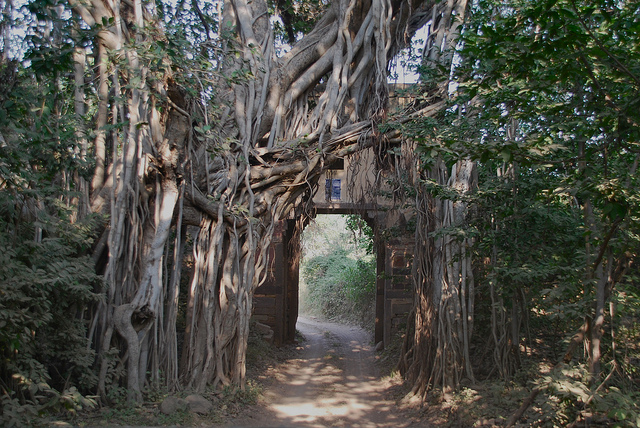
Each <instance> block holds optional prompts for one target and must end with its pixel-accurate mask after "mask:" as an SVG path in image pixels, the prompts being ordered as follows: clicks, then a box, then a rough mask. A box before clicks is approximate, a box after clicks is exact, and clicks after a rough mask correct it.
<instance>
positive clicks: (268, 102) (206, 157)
mask: <svg viewBox="0 0 640 428" xmlns="http://www.w3.org/2000/svg"><path fill="white" fill-rule="evenodd" d="M71 2H72V6H73V8H74V11H75V12H76V13H77V14H78V15H79V16H81V17H82V19H83V20H84V21H85V22H86V23H87V24H88V25H90V26H94V25H96V24H103V23H105V22H107V23H109V25H105V26H101V28H100V30H99V32H98V38H99V47H98V49H97V51H98V54H99V58H100V60H99V61H98V77H99V79H98V81H99V85H98V89H97V93H98V114H97V121H96V131H97V133H96V135H97V137H96V140H95V142H94V144H95V147H94V152H95V155H96V170H95V173H94V177H93V180H92V190H93V194H92V207H93V209H94V210H101V211H102V212H105V213H109V214H110V224H109V227H108V233H109V239H108V249H109V256H108V258H109V261H108V265H107V271H106V274H105V278H106V281H107V283H108V286H109V287H108V292H107V302H106V304H104V305H102V306H101V309H100V312H99V314H98V316H97V318H96V319H97V320H98V321H97V323H96V324H97V325H98V327H97V328H96V338H97V339H96V340H95V346H96V347H97V349H98V350H99V351H100V352H99V358H100V364H101V370H100V386H99V390H100V393H101V394H102V395H105V394H106V389H107V388H108V384H107V378H108V377H109V375H108V374H109V373H110V370H111V369H110V367H112V364H113V362H112V360H110V358H112V356H113V354H114V352H113V350H116V351H117V354H118V355H119V357H120V358H121V360H122V361H124V360H126V367H127V374H126V376H127V377H126V385H127V387H128V389H129V393H130V398H131V399H132V400H140V399H141V390H142V388H143V386H144V382H146V381H147V380H148V379H147V378H146V373H147V371H148V369H149V368H152V369H154V370H152V371H155V368H156V367H157V368H158V369H159V370H162V371H163V373H165V374H167V375H168V379H167V382H168V384H169V386H170V387H176V386H177V379H178V376H179V379H180V382H182V384H183V385H184V386H186V387H189V388H194V389H197V390H203V389H204V388H205V386H207V385H214V386H217V385H219V384H228V383H235V384H240V385H242V383H243V381H244V376H245V352H246V345H247V338H248V326H249V318H250V315H251V309H252V296H253V292H254V290H255V288H256V287H257V286H258V285H259V284H260V282H261V281H262V280H263V278H264V275H265V271H266V266H267V260H266V257H267V248H268V245H269V243H270V240H271V236H272V234H273V227H274V224H275V223H276V222H277V221H278V220H280V219H284V218H287V217H288V216H289V215H290V212H291V211H292V210H293V209H294V207H304V206H305V204H306V202H307V201H309V200H310V199H311V196H312V195H313V193H314V191H315V189H316V187H317V182H318V178H319V176H320V174H322V173H323V171H325V170H326V169H327V168H329V167H330V166H331V164H332V163H333V162H335V161H337V160H338V159H340V158H343V157H345V156H349V155H351V154H353V153H355V152H357V151H360V150H364V149H366V148H368V147H372V146H375V145H376V144H377V143H378V140H379V138H380V134H379V131H378V129H377V125H378V124H379V123H380V122H381V120H382V119H383V118H384V117H385V114H386V113H385V112H386V108H387V103H388V95H387V72H386V69H387V65H388V62H389V60H390V59H391V56H392V55H393V54H394V53H395V52H397V51H398V49H400V48H401V47H402V46H403V45H404V44H405V43H406V40H407V39H406V38H405V35H408V36H411V35H412V34H413V32H415V31H416V30H417V29H418V28H420V27H421V26H422V24H424V23H425V22H426V21H427V20H428V19H429V18H430V17H431V16H432V15H433V14H432V13H431V11H435V10H438V11H439V10H440V8H439V6H437V5H436V3H435V2H432V1H429V0H419V1H417V2H412V3H411V4H409V3H408V2H404V1H402V2H397V3H391V2H387V1H384V0H371V1H369V0H339V1H335V2H332V3H331V5H330V6H328V9H327V11H326V13H325V15H324V16H323V17H322V18H320V19H319V21H318V23H317V25H316V26H315V28H314V29H313V30H312V31H311V32H310V33H309V34H307V35H306V36H305V37H304V38H303V39H302V40H301V41H299V42H298V43H297V44H296V45H295V46H293V47H292V49H291V51H289V52H288V53H287V54H285V55H284V56H282V57H280V58H278V57H276V55H275V49H274V36H273V32H272V29H271V27H270V22H269V16H268V8H267V5H266V2H264V1H261V0H257V1H252V2H247V1H246V0H227V1H225V2H224V7H223V17H222V22H221V23H220V26H221V28H232V29H234V31H235V33H234V36H233V37H230V38H225V39H224V41H221V42H220V43H221V48H222V49H221V50H220V51H221V52H223V53H225V56H224V57H221V58H218V61H219V64H220V70H219V72H220V73H221V76H224V77H225V78H222V77H220V78H219V85H218V87H217V88H216V91H213V92H212V93H213V95H212V96H213V97H214V99H213V100H212V102H213V103H215V104H216V105H218V106H223V111H222V112H221V113H220V115H219V116H218V117H217V118H215V119H214V118H213V117H206V118H205V121H206V123H207V124H210V125H211V127H212V130H211V133H210V134H208V135H205V136H201V135H199V134H197V133H193V132H192V130H191V127H192V124H193V123H195V122H196V119H195V117H196V115H195V114H194V115H193V117H191V114H192V113H194V112H196V109H197V108H198V107H199V106H198V103H196V102H194V101H188V99H187V98H186V97H185V96H184V94H183V93H182V91H181V89H180V88H177V87H176V86H175V85H174V84H172V83H171V79H170V71H167V72H166V73H165V74H158V72H155V71H153V70H150V69H148V67H147V66H146V65H144V64H143V63H142V61H141V58H144V56H143V55H139V54H138V52H137V51H136V50H135V48H134V46H143V45H144V43H146V42H152V40H150V39H149V38H150V37H151V36H150V34H152V32H150V31H149V32H143V31H142V30H143V29H148V28H151V27H154V28H158V27H159V23H158V22H156V21H155V19H156V17H154V16H152V13H153V11H152V10H150V9H148V8H147V7H146V6H144V5H143V4H142V3H141V2H140V1H139V0H136V1H134V2H120V1H115V2H113V4H112V7H110V8H107V7H106V6H105V3H103V2H101V1H99V0H91V1H90V2H89V3H86V4H85V3H80V2H76V1H75V0H71ZM160 31H161V29H160ZM100 46H101V47H100ZM103 47H104V49H103ZM105 50H106V51H107V52H108V51H109V50H111V51H112V53H116V52H117V55H118V56H119V63H118V65H117V66H115V64H114V66H113V67H112V68H111V71H110V73H111V74H110V75H111V77H112V79H113V84H112V89H113V95H114V97H111V96H110V95H109V93H108V91H107V90H108V86H107V76H108V71H107V66H106V64H105V62H104V58H106V56H105V55H104V54H105ZM168 65H169V67H170V65H171V64H168ZM230 76H239V77H237V78H235V79H230V78H229V77H230ZM156 94H160V96H158V97H157V96H156ZM207 96H209V95H207ZM160 99H166V100H165V101H160ZM120 100H124V102H121V101H120ZM311 101H313V102H311ZM109 104H110V105H111V113H110V115H111V123H112V124H117V123H122V122H128V127H127V128H126V129H123V130H122V131H121V132H120V133H118V132H113V133H111V135H107V134H106V133H105V132H104V129H103V128H104V125H105V124H106V123H107V118H108V111H109V110H108V105H109ZM160 107H162V109H161V108H160ZM200 107H201V106H200ZM203 110H205V109H204V108H203ZM205 114H206V110H205ZM121 136H122V137H121ZM108 138H110V139H111V143H112V147H113V148H112V151H111V154H112V157H113V159H111V160H110V161H108V160H107V153H106V152H107V151H106V149H105V147H106V145H105V144H104V143H105V142H106V140H107V139H108ZM120 138H122V139H120ZM463 169H464V168H463ZM176 208H178V209H176ZM448 210H449V211H450V213H449V217H452V218H453V217H455V216H459V213H458V211H459V208H458V207H455V206H453V205H452V206H451V207H449V208H448ZM187 212H189V213H194V215H189V216H186V215H183V213H187ZM187 221H189V222H194V221H198V222H199V223H198V226H199V232H198V234H197V237H196V241H195V250H194V256H195V266H194V275H193V278H192V280H191V285H190V289H189V296H188V306H187V325H186V331H185V345H184V349H183V351H182V357H181V361H180V364H178V361H177V357H178V356H177V348H176V346H177V341H176V332H175V328H176V322H175V318H176V317H177V307H176V305H177V299H178V297H179V296H178V294H177V293H178V292H179V287H178V283H177V281H178V280H179V274H178V273H177V272H176V270H175V269H174V271H173V274H172V279H171V280H170V281H166V280H165V276H166V272H165V271H164V269H163V265H164V260H165V259H166V255H165V250H166V249H168V248H170V247H171V246H170V245H167V242H168V240H169V237H170V232H171V231H172V230H175V231H176V232H178V231H180V233H182V231H183V229H182V226H183V225H184V224H186V223H185V222H187ZM452 221H453V220H452ZM180 242H181V241H180V240H178V239H177V238H176V240H175V244H174V245H175V248H174V249H173V251H174V257H173V263H174V264H177V263H180V257H181V248H180V247H181V246H182V244H180ZM465 245H466V244H460V245H459V244H457V243H455V242H448V243H447V244H446V247H447V248H449V251H450V252H451V254H454V253H460V252H462V253H464V251H465V249H464V247H465ZM452 257H453V255H452ZM460 272H463V273H462V274H461V273H460ZM451 275H453V276H450V277H449V278H447V281H451V280H452V279H453V280H454V281H457V280H456V279H455V278H456V276H460V275H462V278H463V279H462V281H464V283H465V285H464V290H463V291H464V293H467V294H464V295H463V296H462V297H460V296H457V297H456V299H457V300H456V301H457V302H458V303H457V305H458V306H457V307H456V308H455V310H459V311H467V312H466V315H460V317H463V318H464V319H465V320H466V319H467V317H469V316H470V314H472V306H473V304H472V294H473V293H471V294H468V292H469V290H470V289H472V285H470V283H469V282H468V281H469V278H470V276H469V275H470V266H469V265H468V264H467V263H462V264H460V265H459V266H457V267H456V268H455V272H452V273H451ZM176 278H177V279H176ZM166 284H169V285H168V286H167V285H166ZM167 287H168V289H167ZM470 287H471V288H470ZM460 298H462V301H460ZM461 313H462V312H461ZM469 327H470V323H468V322H466V321H465V323H463V324H460V323H459V322H458V321H455V322H454V323H453V324H452V326H451V328H452V329H455V331H453V330H452V331H451V334H456V335H460V336H461V337H463V338H464V337H467V336H468V335H469V334H470V330H469ZM152 332H153V337H152V335H151V333H152ZM114 333H116V334H114ZM156 334H161V336H162V337H160V338H158V339H156V338H155V335H156ZM463 340H464V339H463ZM161 344H162V345H161ZM159 346H163V347H164V346H169V348H170V349H171V350H170V351H166V350H164V349H158V347H159ZM461 351H462V352H463V353H465V352H466V351H465V350H464V347H463V348H462V349H461ZM153 376H157V375H155V374H154V375H153Z"/></svg>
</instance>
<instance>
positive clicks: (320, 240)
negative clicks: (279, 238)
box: [299, 214, 378, 335]
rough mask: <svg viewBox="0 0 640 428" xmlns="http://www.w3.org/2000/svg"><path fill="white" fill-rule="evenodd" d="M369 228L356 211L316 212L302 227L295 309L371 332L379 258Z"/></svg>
mask: <svg viewBox="0 0 640 428" xmlns="http://www.w3.org/2000/svg"><path fill="white" fill-rule="evenodd" d="M373 233H374V232H373V229H372V227H371V225H370V224H368V223H367V222H366V221H365V220H364V219H363V217H361V216H360V215H358V214H318V215H317V216H316V218H315V219H313V220H312V221H311V222H310V223H309V224H308V225H307V226H306V227H305V229H304V232H303V234H302V240H301V261H300V268H299V269H300V271H299V313H300V315H301V316H305V317H315V318H319V319H323V320H327V321H333V322H339V323H344V324H352V325H358V326H360V327H362V328H364V329H365V330H367V331H369V332H370V333H371V334H372V335H373V332H374V326H375V320H376V285H377V283H376V280H377V277H378V272H377V259H376V247H375V245H374V235H373Z"/></svg>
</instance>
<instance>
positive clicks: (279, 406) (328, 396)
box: [236, 318, 410, 427]
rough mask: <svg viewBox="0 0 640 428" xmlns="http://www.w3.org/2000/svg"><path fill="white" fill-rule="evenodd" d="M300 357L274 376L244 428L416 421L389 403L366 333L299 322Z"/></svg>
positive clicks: (399, 424)
mask: <svg viewBox="0 0 640 428" xmlns="http://www.w3.org/2000/svg"><path fill="white" fill-rule="evenodd" d="M297 329H298V330H299V331H300V332H301V333H302V335H303V336H304V337H305V339H306V341H305V342H304V343H303V345H302V346H303V350H302V353H301V355H300V357H299V358H295V359H292V360H289V361H287V362H286V363H285V364H282V365H280V366H279V367H277V368H274V369H273V370H272V371H271V372H270V373H269V377H270V381H269V383H268V384H267V386H266V388H265V391H264V396H263V399H262V402H261V405H260V406H258V408H257V409H256V413H255V414H253V415H250V417H247V418H246V419H245V418H243V420H236V424H238V425H240V426H266V427H274V426H277V427H289V426H296V427H299V426H302V427H324V426H349V427H371V426H376V427H403V426H408V425H409V424H410V421H409V420H408V419H405V418H404V417H403V415H402V414H399V412H397V410H396V409H395V406H394V403H393V402H392V401H390V400H387V399H385V386H384V385H383V383H382V382H380V380H379V377H378V373H377V370H376V366H375V364H374V354H373V350H372V349H371V346H370V345H369V344H368V336H367V334H366V332H365V331H363V330H362V329H360V328H357V327H353V326H346V325H341V324H335V323H329V322H322V321H318V320H315V319H311V318H298V324H297Z"/></svg>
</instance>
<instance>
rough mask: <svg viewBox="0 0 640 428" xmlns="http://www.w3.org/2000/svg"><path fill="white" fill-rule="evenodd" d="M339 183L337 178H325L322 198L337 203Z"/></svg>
mask: <svg viewBox="0 0 640 428" xmlns="http://www.w3.org/2000/svg"><path fill="white" fill-rule="evenodd" d="M341 184H342V183H341V181H340V179H339V178H333V179H331V178H327V179H326V181H325V186H324V197H325V200H327V201H339V200H340V190H341Z"/></svg>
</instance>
